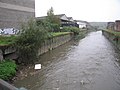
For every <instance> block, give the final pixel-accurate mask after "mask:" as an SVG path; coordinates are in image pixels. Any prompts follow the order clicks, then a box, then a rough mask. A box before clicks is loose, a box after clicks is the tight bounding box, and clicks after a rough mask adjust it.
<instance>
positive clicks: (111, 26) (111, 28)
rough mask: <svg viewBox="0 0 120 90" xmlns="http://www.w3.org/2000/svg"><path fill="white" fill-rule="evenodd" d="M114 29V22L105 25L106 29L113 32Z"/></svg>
mask: <svg viewBox="0 0 120 90" xmlns="http://www.w3.org/2000/svg"><path fill="white" fill-rule="evenodd" d="M114 27H115V23H114V22H108V23H107V29H109V30H114Z"/></svg>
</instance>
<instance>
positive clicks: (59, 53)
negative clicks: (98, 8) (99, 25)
mask: <svg viewBox="0 0 120 90" xmlns="http://www.w3.org/2000/svg"><path fill="white" fill-rule="evenodd" d="M36 63H41V64H42V69H41V70H37V71H35V70H34V69H33V67H31V68H29V69H28V70H27V73H28V75H27V77H25V78H23V79H18V80H17V81H15V82H14V85H15V86H16V87H25V88H27V89H28V90H120V53H119V52H118V50H117V49H116V48H115V47H114V46H113V45H112V44H111V43H110V42H109V41H108V40H107V39H106V38H105V37H104V36H103V35H102V32H101V31H98V32H92V33H90V34H88V35H87V36H86V37H85V38H83V39H81V40H79V41H70V42H69V43H66V44H64V45H62V46H60V47H58V48H57V49H54V50H53V51H50V52H48V53H46V54H44V55H42V56H41V57H40V60H39V61H38V62H36ZM33 66H34V65H33ZM23 73H25V72H23Z"/></svg>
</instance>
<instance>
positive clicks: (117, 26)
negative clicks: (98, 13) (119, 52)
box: [115, 20, 120, 31]
mask: <svg viewBox="0 0 120 90" xmlns="http://www.w3.org/2000/svg"><path fill="white" fill-rule="evenodd" d="M115 31H120V20H116V21H115Z"/></svg>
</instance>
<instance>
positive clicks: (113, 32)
mask: <svg viewBox="0 0 120 90" xmlns="http://www.w3.org/2000/svg"><path fill="white" fill-rule="evenodd" d="M103 31H106V32H108V33H111V34H114V35H115V36H118V37H120V32H117V31H113V30H108V29H107V30H103Z"/></svg>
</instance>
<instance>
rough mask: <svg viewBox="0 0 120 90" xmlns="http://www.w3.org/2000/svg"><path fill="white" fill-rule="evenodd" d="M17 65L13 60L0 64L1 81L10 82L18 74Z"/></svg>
mask: <svg viewBox="0 0 120 90" xmlns="http://www.w3.org/2000/svg"><path fill="white" fill-rule="evenodd" d="M16 68H17V65H16V64H15V62H14V61H12V60H5V61H2V62H0V79H4V80H9V79H10V78H11V77H12V76H14V75H15V73H16Z"/></svg>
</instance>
